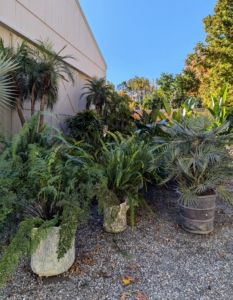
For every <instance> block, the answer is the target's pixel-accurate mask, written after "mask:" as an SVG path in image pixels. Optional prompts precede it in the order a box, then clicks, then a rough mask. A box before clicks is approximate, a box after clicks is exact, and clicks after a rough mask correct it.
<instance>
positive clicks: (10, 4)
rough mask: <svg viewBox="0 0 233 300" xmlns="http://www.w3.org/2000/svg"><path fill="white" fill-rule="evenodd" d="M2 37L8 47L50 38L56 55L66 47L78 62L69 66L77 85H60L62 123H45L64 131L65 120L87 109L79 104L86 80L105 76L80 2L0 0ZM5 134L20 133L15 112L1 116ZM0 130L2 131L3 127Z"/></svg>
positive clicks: (58, 108) (57, 110)
mask: <svg viewBox="0 0 233 300" xmlns="http://www.w3.org/2000/svg"><path fill="white" fill-rule="evenodd" d="M0 37H1V38H3V39H4V42H5V45H6V46H7V45H11V46H16V45H17V43H21V41H22V39H27V40H28V42H29V43H30V44H32V45H36V43H37V41H36V40H37V39H45V38H47V37H49V38H50V39H51V41H52V42H53V43H54V48H55V50H56V51H58V50H60V49H61V48H62V47H63V46H65V45H67V47H66V48H65V49H64V51H63V52H62V53H61V54H62V55H66V54H71V55H72V56H73V57H75V60H68V61H67V62H68V63H69V64H70V66H71V67H72V69H73V72H74V77H75V85H74V86H73V85H72V84H71V83H70V82H65V81H64V82H60V87H59V100H58V102H57V104H56V106H55V108H54V110H53V113H54V114H55V115H56V116H57V117H58V119H59V120H60V124H59V125H58V124H57V122H56V120H55V119H53V118H52V117H47V118H46V119H47V120H48V121H49V123H51V125H54V126H58V127H60V128H61V130H65V128H66V127H65V124H64V118H65V117H66V116H68V115H74V114H75V113H76V112H77V111H82V110H83V109H84V108H85V100H84V99H82V100H80V95H81V93H82V92H83V91H82V90H81V89H82V87H83V85H84V84H85V79H86V78H88V77H92V76H98V77H104V76H106V68H107V66H106V63H105V61H104V59H103V56H102V54H101V52H100V50H99V48H98V45H97V43H96V41H95V39H94V37H93V35H92V32H91V30H90V28H89V26H88V24H87V21H86V19H85V17H84V15H83V12H82V10H81V8H80V5H79V3H78V1H77V0H39V1H35V0H0ZM24 108H25V109H24V115H25V116H30V104H29V103H28V104H25V106H24ZM0 123H2V124H3V125H4V132H5V133H7V131H9V132H10V131H12V132H18V131H19V129H20V121H19V118H18V115H17V112H16V111H7V112H6V113H5V114H4V115H3V116H2V115H0ZM0 130H3V129H2V128H1V127H0Z"/></svg>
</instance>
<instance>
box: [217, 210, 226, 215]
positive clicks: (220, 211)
mask: <svg viewBox="0 0 233 300" xmlns="http://www.w3.org/2000/svg"><path fill="white" fill-rule="evenodd" d="M217 214H219V215H220V214H225V211H224V210H223V209H219V210H217Z"/></svg>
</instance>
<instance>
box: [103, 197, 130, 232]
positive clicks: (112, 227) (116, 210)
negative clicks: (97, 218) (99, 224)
mask: <svg viewBox="0 0 233 300" xmlns="http://www.w3.org/2000/svg"><path fill="white" fill-rule="evenodd" d="M128 209H129V206H128V205H127V203H126V202H124V203H121V204H120V205H114V206H111V207H106V208H104V224H103V227H104V230H105V231H107V232H112V233H118V232H122V231H124V230H126V228H127V218H126V212H127V210H128Z"/></svg>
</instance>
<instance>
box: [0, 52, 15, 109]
mask: <svg viewBox="0 0 233 300" xmlns="http://www.w3.org/2000/svg"><path fill="white" fill-rule="evenodd" d="M17 68H18V65H17V64H16V63H14V62H13V61H12V60H11V59H7V58H6V57H1V56H0V113H1V112H2V111H4V109H5V108H9V105H11V104H12V98H13V93H14V86H13V85H12V83H11V80H10V78H9V72H12V71H15V70H16V69H17Z"/></svg>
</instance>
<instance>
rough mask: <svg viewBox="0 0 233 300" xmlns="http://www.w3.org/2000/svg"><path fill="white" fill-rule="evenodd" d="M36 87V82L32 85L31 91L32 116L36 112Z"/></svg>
mask: <svg viewBox="0 0 233 300" xmlns="http://www.w3.org/2000/svg"><path fill="white" fill-rule="evenodd" d="M35 88H36V84H35V83H34V84H33V86H32V92H31V116H32V115H33V114H34V112H35Z"/></svg>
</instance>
